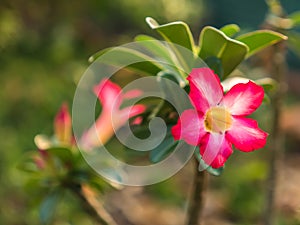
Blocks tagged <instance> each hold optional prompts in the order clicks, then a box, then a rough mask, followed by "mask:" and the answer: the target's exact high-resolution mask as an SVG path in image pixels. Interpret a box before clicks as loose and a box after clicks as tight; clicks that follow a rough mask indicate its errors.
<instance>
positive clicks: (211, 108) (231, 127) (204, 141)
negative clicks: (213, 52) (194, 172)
mask: <svg viewBox="0 0 300 225" xmlns="http://www.w3.org/2000/svg"><path fill="white" fill-rule="evenodd" d="M187 79H188V81H189V83H190V93H189V96H190V99H191V101H192V103H193V105H194V107H195V109H189V110H185V111H184V112H183V113H182V114H181V116H180V119H179V120H178V122H177V124H176V125H175V126H174V127H172V135H173V137H174V139H175V140H179V139H183V140H184V141H185V142H187V143H188V144H190V145H194V146H199V148H200V154H201V156H202V158H203V160H204V162H205V163H206V164H207V165H210V166H212V167H213V168H219V167H222V166H223V165H224V163H225V162H226V160H227V159H228V157H229V156H230V155H231V154H232V152H233V151H232V144H233V145H234V146H235V147H236V148H237V149H239V150H241V151H243V152H250V151H253V150H256V149H259V148H262V147H264V145H265V144H266V138H267V136H268V134H267V133H266V132H264V131H262V130H261V129H259V127H258V125H257V122H256V121H255V120H253V119H250V118H246V117H245V116H248V115H250V114H251V113H253V112H254V111H255V110H256V109H257V108H258V107H259V106H260V105H261V103H262V100H263V98H264V90H263V88H262V87H260V86H258V85H256V84H255V83H253V82H251V81H249V82H248V83H246V84H236V85H235V86H233V87H232V88H231V89H230V90H229V91H228V92H227V94H225V95H224V93H223V87H222V85H221V83H220V80H219V78H218V76H217V75H215V74H214V72H213V71H212V70H210V69H209V68H197V69H193V70H192V72H191V73H190V74H189V76H188V78H187Z"/></svg>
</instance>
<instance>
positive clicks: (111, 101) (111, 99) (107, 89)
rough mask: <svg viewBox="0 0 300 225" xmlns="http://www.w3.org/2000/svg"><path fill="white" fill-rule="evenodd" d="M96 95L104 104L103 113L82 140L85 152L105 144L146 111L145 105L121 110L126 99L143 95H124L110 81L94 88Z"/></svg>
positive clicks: (105, 81) (132, 92)
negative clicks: (126, 124)
mask: <svg viewBox="0 0 300 225" xmlns="http://www.w3.org/2000/svg"><path fill="white" fill-rule="evenodd" d="M94 93H95V95H97V96H98V99H99V101H100V102H101V104H102V112H101V114H100V116H99V117H98V119H97V120H96V122H95V124H94V125H93V126H92V127H91V128H90V129H89V130H88V131H86V132H85V133H84V134H83V136H82V138H81V145H82V147H83V148H84V149H85V150H90V149H91V148H93V147H97V146H101V145H103V144H105V143H106V142H107V141H108V140H109V139H110V138H111V137H112V136H113V135H114V133H115V131H114V130H118V129H119V128H120V127H122V126H123V125H124V124H125V123H126V122H127V121H128V120H129V119H130V118H131V117H134V116H137V115H139V114H141V113H143V112H144V111H145V106H144V105H134V106H130V107H126V108H123V109H120V107H121V104H122V102H123V100H124V99H131V98H135V97H138V96H140V95H141V91H139V90H131V91H128V92H126V93H122V90H121V88H120V87H119V86H118V85H117V84H115V83H113V82H111V81H110V80H108V79H103V80H102V81H101V82H100V83H99V84H98V85H96V86H95V87H94Z"/></svg>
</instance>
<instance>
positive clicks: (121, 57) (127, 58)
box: [89, 47, 163, 75]
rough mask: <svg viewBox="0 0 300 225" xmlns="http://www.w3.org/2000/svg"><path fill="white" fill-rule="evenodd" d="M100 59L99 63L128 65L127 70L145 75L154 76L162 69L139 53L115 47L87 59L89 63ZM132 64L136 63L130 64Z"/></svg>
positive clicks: (152, 60) (151, 59)
mask: <svg viewBox="0 0 300 225" xmlns="http://www.w3.org/2000/svg"><path fill="white" fill-rule="evenodd" d="M99 57H101V63H107V64H108V65H112V66H123V65H128V66H127V68H129V69H132V70H134V71H137V72H142V73H143V74H145V75H156V74H157V73H158V72H159V71H161V70H162V69H163V66H162V65H160V64H159V63H157V62H155V60H154V59H153V58H151V57H149V56H147V55H145V54H143V53H142V52H140V51H137V50H134V49H130V48H126V47H116V48H107V49H104V50H101V51H99V52H97V53H96V54H94V55H93V56H91V57H90V58H89V62H91V63H92V62H95V61H96V59H98V58H99ZM132 62H137V63H134V64H132Z"/></svg>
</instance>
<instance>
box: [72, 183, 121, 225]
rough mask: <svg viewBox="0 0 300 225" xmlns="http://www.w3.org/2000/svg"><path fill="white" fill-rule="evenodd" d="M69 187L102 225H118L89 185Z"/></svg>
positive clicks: (86, 209) (85, 208) (84, 207)
mask: <svg viewBox="0 0 300 225" xmlns="http://www.w3.org/2000/svg"><path fill="white" fill-rule="evenodd" d="M69 189H70V190H71V191H72V192H73V193H74V194H75V195H76V196H77V197H78V198H79V200H80V201H81V202H82V206H83V209H84V210H85V211H86V212H87V213H88V214H89V215H90V216H91V217H92V218H93V219H94V220H95V221H96V222H97V223H99V224H101V225H117V223H116V222H115V221H114V220H113V218H112V217H111V216H110V214H109V213H108V212H107V211H106V210H105V209H104V207H103V205H102V204H101V203H100V202H99V201H98V200H97V196H96V193H95V192H94V191H93V190H92V189H91V188H89V187H88V186H83V185H81V186H78V185H77V186H74V185H73V186H69Z"/></svg>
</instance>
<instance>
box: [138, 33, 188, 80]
mask: <svg viewBox="0 0 300 225" xmlns="http://www.w3.org/2000/svg"><path fill="white" fill-rule="evenodd" d="M135 41H136V42H138V44H139V45H142V46H143V47H144V48H146V49H147V50H148V51H149V52H151V53H152V54H153V58H155V59H157V60H158V61H161V62H160V64H161V65H162V66H163V67H164V70H169V71H172V72H173V74H174V75H175V76H176V78H177V80H178V81H179V83H186V80H185V75H183V73H182V71H181V69H180V68H178V65H179V62H178V60H177V58H176V55H175V53H174V51H173V50H172V49H171V48H170V47H169V46H166V45H164V44H163V42H162V41H159V40H157V39H155V38H153V37H150V36H147V35H138V36H136V37H135Z"/></svg>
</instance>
